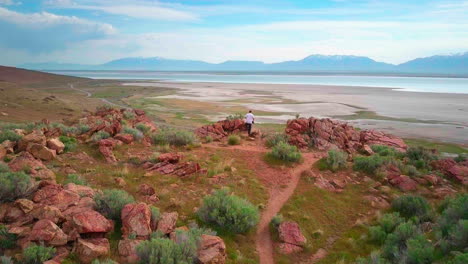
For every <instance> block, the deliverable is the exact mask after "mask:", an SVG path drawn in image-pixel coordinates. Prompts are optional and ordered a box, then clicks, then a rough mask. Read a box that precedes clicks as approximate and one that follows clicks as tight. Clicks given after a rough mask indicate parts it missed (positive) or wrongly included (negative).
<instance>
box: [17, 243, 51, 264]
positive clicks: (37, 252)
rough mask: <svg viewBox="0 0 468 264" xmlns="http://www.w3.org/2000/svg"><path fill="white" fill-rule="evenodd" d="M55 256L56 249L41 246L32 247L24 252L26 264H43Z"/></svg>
mask: <svg viewBox="0 0 468 264" xmlns="http://www.w3.org/2000/svg"><path fill="white" fill-rule="evenodd" d="M54 254H55V248H53V247H44V246H40V245H31V246H29V247H27V248H26V249H25V250H23V261H22V263H24V264H42V263H43V262H44V261H47V260H49V259H51V258H52V257H53V256H54Z"/></svg>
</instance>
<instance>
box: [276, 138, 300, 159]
mask: <svg viewBox="0 0 468 264" xmlns="http://www.w3.org/2000/svg"><path fill="white" fill-rule="evenodd" d="M268 155H269V156H271V157H273V158H275V159H278V160H282V161H287V162H298V161H300V160H301V158H302V155H301V152H299V150H298V149H297V147H296V146H292V145H289V144H288V143H285V142H280V143H278V144H277V145H276V146H274V147H273V148H272V149H271V152H269V153H268Z"/></svg>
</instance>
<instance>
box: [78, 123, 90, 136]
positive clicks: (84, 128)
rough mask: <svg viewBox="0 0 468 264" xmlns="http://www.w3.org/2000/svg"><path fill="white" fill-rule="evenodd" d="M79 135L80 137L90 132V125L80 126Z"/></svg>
mask: <svg viewBox="0 0 468 264" xmlns="http://www.w3.org/2000/svg"><path fill="white" fill-rule="evenodd" d="M76 129H77V134H78V135H81V134H84V133H86V132H88V131H89V130H90V128H89V126H88V125H84V124H79V125H78V126H77V127H76Z"/></svg>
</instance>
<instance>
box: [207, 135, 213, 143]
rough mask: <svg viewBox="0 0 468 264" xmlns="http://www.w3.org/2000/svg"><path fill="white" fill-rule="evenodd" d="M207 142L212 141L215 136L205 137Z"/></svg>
mask: <svg viewBox="0 0 468 264" xmlns="http://www.w3.org/2000/svg"><path fill="white" fill-rule="evenodd" d="M205 142H206V143H211V142H213V138H212V137H211V136H206V137H205Z"/></svg>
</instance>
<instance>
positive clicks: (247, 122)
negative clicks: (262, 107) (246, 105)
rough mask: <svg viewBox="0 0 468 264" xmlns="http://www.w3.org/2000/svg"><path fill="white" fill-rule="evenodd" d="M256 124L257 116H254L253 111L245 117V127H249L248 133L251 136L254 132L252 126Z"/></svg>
mask: <svg viewBox="0 0 468 264" xmlns="http://www.w3.org/2000/svg"><path fill="white" fill-rule="evenodd" d="M254 123H255V116H254V115H253V114H252V110H249V112H248V113H247V114H246V115H245V126H246V127H247V132H248V133H249V137H250V134H251V132H252V125H253V124H254Z"/></svg>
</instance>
